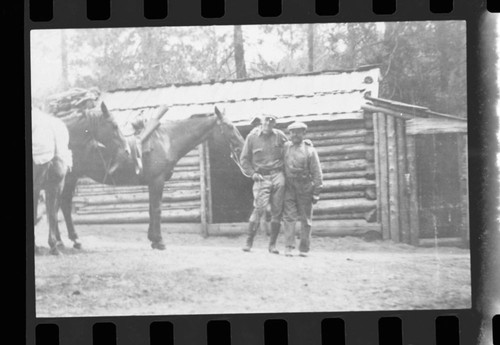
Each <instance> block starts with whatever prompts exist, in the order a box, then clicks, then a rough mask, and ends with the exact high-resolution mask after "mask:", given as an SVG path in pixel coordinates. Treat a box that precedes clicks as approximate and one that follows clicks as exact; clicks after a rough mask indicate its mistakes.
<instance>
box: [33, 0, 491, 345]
mask: <svg viewBox="0 0 500 345" xmlns="http://www.w3.org/2000/svg"><path fill="white" fill-rule="evenodd" d="M176 1H177V2H180V1H179V0H169V1H167V0H127V1H125V0H123V1H119V2H118V1H116V2H115V0H87V1H85V0H79V1H67V2H62V1H53V0H28V1H27V7H26V9H27V13H28V14H27V19H28V20H29V21H31V26H32V27H33V28H35V27H37V28H48V27H52V26H65V25H69V23H72V19H74V18H75V17H78V18H80V19H79V20H78V21H77V24H78V25H77V26H96V27H97V26H101V27H102V26H108V25H109V23H111V24H112V25H129V21H128V18H126V17H127V14H130V7H129V8H128V10H127V9H123V8H122V9H117V8H118V7H120V6H121V5H120V4H121V3H126V4H128V5H129V4H130V3H135V5H134V6H132V7H133V8H134V9H135V10H137V11H136V12H135V13H134V16H135V18H137V19H136V20H135V21H134V20H132V23H130V25H133V26H138V25H145V24H146V23H155V24H154V25H165V24H168V25H174V24H175V25H177V24H179V23H182V22H183V19H182V18H181V19H179V17H182V13H181V14H180V15H179V13H178V12H177V11H176V9H177V8H178V7H177V6H176V5H175V2H176ZM186 2H188V1H186ZM192 2H193V1H189V3H192ZM231 2H233V5H234V3H238V7H239V4H240V3H242V1H232V0H228V1H224V0H198V1H197V2H196V3H197V4H198V3H199V4H200V7H199V9H198V10H194V11H192V12H193V14H192V16H194V17H196V18H199V19H195V20H194V22H193V21H192V20H191V21H192V22H191V23H190V24H193V25H194V24H200V23H199V22H200V21H202V22H203V24H218V23H222V22H220V21H203V18H208V19H218V18H220V19H223V20H222V21H224V22H225V23H230V21H231V20H232V19H231V17H233V18H234V17H235V16H233V15H232V14H234V8H235V7H234V6H233V5H232V4H231ZM307 2H309V5H308V6H309V7H308V8H309V9H310V10H311V11H310V12H308V13H304V16H305V17H307V19H306V20H311V19H317V20H318V21H330V20H331V21H341V20H353V17H352V15H351V14H348V15H347V16H345V17H344V14H345V13H346V12H349V11H352V9H353V8H356V6H358V5H359V4H360V3H362V5H363V6H362V7H360V8H359V10H360V13H362V15H361V16H360V17H359V20H372V21H373V20H381V21H386V20H391V18H394V17H391V16H390V15H391V14H397V15H398V16H397V17H398V18H401V16H403V17H404V14H403V15H402V13H401V12H403V13H411V10H412V6H413V7H418V8H419V9H422V7H423V8H424V10H425V11H428V15H432V14H433V13H434V14H436V15H438V17H434V18H432V19H440V18H450V17H448V15H452V16H453V18H456V17H457V16H459V17H460V16H461V13H462V14H463V13H465V12H467V10H468V9H470V8H474V9H477V8H478V7H481V8H486V9H487V10H488V11H490V12H500V2H499V1H495V0H488V1H486V0H484V1H480V0H479V1H471V2H470V3H468V2H467V1H458V0H455V1H453V0H445V1H443V0H424V1H419V2H417V1H416V2H415V3H414V4H413V5H412V4H408V1H406V2H403V1H401V2H396V1H395V0H385V1H384V0H367V1H361V0H354V1H348V0H311V1H304V3H307ZM347 2H350V3H351V4H350V5H347V4H346V3H347ZM74 3H77V5H75V4H74ZM417 3H418V4H417ZM471 3H476V4H474V5H471ZM477 3H482V4H483V5H481V6H477ZM74 5H75V8H76V9H73V10H70V9H71V8H72V6H74ZM288 5H294V6H295V9H297V8H300V6H299V7H297V1H286V0H283V2H282V1H280V0H277V1H276V0H260V1H258V0H255V1H253V2H248V1H247V3H246V4H245V6H244V9H243V10H240V9H239V10H238V11H241V12H244V11H245V9H247V10H248V9H250V10H251V11H253V12H252V13H254V14H253V16H254V17H260V19H259V20H261V21H262V20H270V21H274V20H275V19H273V18H278V17H280V16H281V18H280V20H286V18H287V17H286V16H283V14H287V13H289V12H288V8H287V7H288ZM401 9H404V11H401ZM180 12H182V11H180ZM420 13H421V12H420ZM374 14H375V15H376V16H377V15H378V16H380V17H379V18H380V19H377V17H376V16H375V17H374V16H373V15H374ZM439 15H441V17H439ZM122 17H123V18H125V20H123V18H122ZM236 17H237V16H236ZM245 17H247V16H243V17H241V18H245ZM292 17H293V16H292ZM416 17H417V18H415V19H423V17H421V16H420V14H419V15H416ZM424 17H425V15H424ZM238 18H240V17H238ZM241 18H240V19H241ZM283 18H285V19H283ZM293 18H294V19H293V20H297V19H296V17H293ZM158 19H165V20H164V21H162V20H160V21H158ZM357 19H358V18H356V20H357ZM411 19H413V18H412V16H411V15H409V17H405V20H411ZM428 19H431V18H428ZM458 19H459V18H458ZM236 20H239V19H236ZM196 22H197V23H196ZM475 106H477V104H476V105H475ZM473 107H474V105H473ZM478 140H479V139H472V140H471V143H472V145H471V146H474V145H475V144H474V141H476V142H477V141H478ZM471 158H472V160H474V158H473V157H471ZM476 170H477V169H476ZM478 212H479V211H478ZM472 216H473V214H472ZM473 218H474V217H473ZM475 219H478V218H477V217H476V218H475ZM476 224H477V220H476ZM472 242H474V239H473V240H472ZM471 244H473V243H471ZM476 268H477V267H473V269H476ZM380 314H385V315H387V316H384V317H380ZM392 315H397V313H394V314H389V313H386V312H383V313H375V312H374V313H371V312H368V313H349V314H348V315H347V316H343V315H342V316H341V317H335V316H328V317H326V316H325V315H322V314H310V315H292V316H290V317H288V316H280V315H243V316H227V317H224V316H213V317H207V316H175V317H171V318H169V317H158V318H155V317H140V318H134V317H123V318H98V319H92V318H88V319H87V318H85V319H79V318H78V319H54V320H52V319H36V321H35V333H34V338H35V339H34V340H35V342H36V344H38V345H40V344H68V343H69V344H75V345H78V344H95V345H100V344H109V345H113V344H117V345H122V344H123V345H125V344H151V345H153V344H165V345H167V344H175V345H182V344H207V345H211V344H221V345H224V344H235V345H239V344H266V345H281V344H283V345H284V344H290V345H294V344H318V345H319V344H321V345H323V344H381V345H382V344H438V345H439V344H469V343H470V344H472V343H475V341H469V340H471V339H474V336H475V335H474V333H475V332H476V331H477V330H473V327H474V328H478V326H479V325H478V324H479V321H478V320H477V318H476V317H475V316H473V315H474V313H472V312H471V311H470V310H467V311H463V312H461V311H456V312H455V311H452V312H438V311H432V312H414V313H408V314H407V313H404V314H402V316H392ZM499 319H500V316H499V315H496V316H494V317H493V318H492V319H491V327H492V329H493V339H492V341H493V344H500V333H499V331H498V329H499ZM488 321H489V320H487V321H486V322H488ZM464 325H465V326H464ZM469 325H472V327H469ZM28 340H29V339H28Z"/></svg>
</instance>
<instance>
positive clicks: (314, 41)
mask: <svg viewBox="0 0 500 345" xmlns="http://www.w3.org/2000/svg"><path fill="white" fill-rule="evenodd" d="M465 30H466V27H465V22H463V21H432V22H430V21H423V22H385V23H381V22H379V23H340V24H289V25H288V24H287V25H246V26H240V25H237V26H203V27H201V26H198V27H147V28H113V29H112V28H107V29H64V30H37V31H32V32H31V55H30V58H31V71H30V75H31V90H32V99H33V103H34V105H36V104H37V103H40V102H43V100H44V99H45V98H46V97H47V96H49V95H51V94H53V93H56V92H60V91H64V90H66V89H68V88H70V87H82V88H86V87H98V88H99V89H101V90H102V91H110V90H115V89H124V88H138V87H140V88H151V87H157V86H161V85H167V84H176V83H191V82H210V81H221V80H228V79H243V78H253V77H262V76H268V75H275V74H288V73H307V72H317V71H325V70H349V69H355V68H358V67H361V66H366V65H378V66H379V67H380V70H381V81H380V92H379V97H381V98H387V99H391V100H395V101H401V102H406V103H411V104H415V105H419V106H425V107H428V108H430V109H432V110H433V111H437V112H442V113H448V114H454V115H458V116H462V117H466V116H467V96H466V95H467V94H466V91H467V83H466V32H465Z"/></svg>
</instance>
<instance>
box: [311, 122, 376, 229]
mask: <svg viewBox="0 0 500 345" xmlns="http://www.w3.org/2000/svg"><path fill="white" fill-rule="evenodd" d="M306 137H307V138H308V139H310V140H311V141H312V142H313V145H314V147H315V148H316V151H317V152H318V156H319V159H320V163H321V169H322V172H323V189H322V193H321V196H320V198H321V199H320V201H319V202H318V203H317V204H316V205H314V208H313V218H314V220H316V221H318V220H319V221H328V220H330V221H332V222H336V221H351V222H352V221H357V222H358V223H357V224H358V225H360V226H361V227H363V226H362V225H363V224H365V226H366V227H367V228H366V229H368V225H369V224H375V223H376V222H377V216H376V212H377V195H376V182H375V178H376V176H375V162H374V142H375V140H374V131H373V121H372V118H371V116H370V117H367V118H366V119H363V120H352V121H342V122H330V123H327V124H320V125H315V124H309V128H308V131H307V135H306ZM377 229H380V227H377Z"/></svg>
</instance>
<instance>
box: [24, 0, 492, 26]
mask: <svg viewBox="0 0 500 345" xmlns="http://www.w3.org/2000/svg"><path fill="white" fill-rule="evenodd" d="M82 2H83V1H82ZM137 2H139V0H138V1H137ZM234 2H235V1H233V3H234ZM344 2H347V1H341V0H311V1H310V3H312V5H313V6H312V7H313V11H314V12H315V14H316V15H318V16H328V17H330V16H336V15H338V14H339V11H340V9H341V8H343V5H344ZM485 2H486V9H487V10H488V11H490V12H500V2H499V1H497V0H486V1H485ZM112 3H113V6H114V5H115V3H114V2H112V0H86V3H85V5H84V9H85V13H86V17H87V18H88V19H89V20H91V21H106V20H109V19H112ZM140 3H141V4H142V6H139V7H138V8H137V9H141V8H140V7H142V13H143V15H144V18H146V19H153V20H157V19H166V18H167V17H169V16H171V15H172V14H173V15H175V11H174V13H172V14H171V13H170V12H171V11H170V10H169V8H171V7H175V6H170V5H172V4H173V5H175V0H140ZM230 3H231V1H230V0H228V1H227V3H226V0H200V1H199V6H200V7H199V10H198V13H199V14H200V15H201V16H202V17H204V18H222V17H224V16H225V15H226V7H227V6H226V5H230ZM366 3H367V4H368V6H369V4H370V3H371V9H369V10H371V11H372V12H373V14H375V15H392V14H395V13H396V11H398V10H399V6H398V5H399V4H398V1H396V0H370V1H366ZM420 3H422V5H424V6H425V3H427V6H428V10H429V13H435V14H449V13H451V12H453V10H454V0H426V1H421V2H420ZM56 5H59V3H56ZM253 5H254V9H255V10H256V13H258V15H259V16H261V17H266V18H269V17H271V18H272V17H278V16H280V15H281V14H282V13H283V12H284V11H286V6H287V5H288V4H287V2H286V1H285V2H283V1H282V0H255V1H254V4H253ZM401 5H403V4H401ZM422 5H420V6H422ZM362 9H363V8H362V7H361V8H360V10H362ZM364 10H367V9H366V8H365V9H364ZM54 12H55V11H54V1H53V0H30V1H29V18H30V19H31V21H33V22H47V21H51V20H53V19H54ZM195 12H196V11H193V13H195ZM385 19H387V18H385Z"/></svg>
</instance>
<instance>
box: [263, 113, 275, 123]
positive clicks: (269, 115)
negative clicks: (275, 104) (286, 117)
mask: <svg viewBox="0 0 500 345" xmlns="http://www.w3.org/2000/svg"><path fill="white" fill-rule="evenodd" d="M260 118H261V120H262V121H264V120H265V119H272V120H274V122H276V120H277V119H278V117H277V116H276V115H273V114H262V115H261V116H260Z"/></svg>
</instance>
